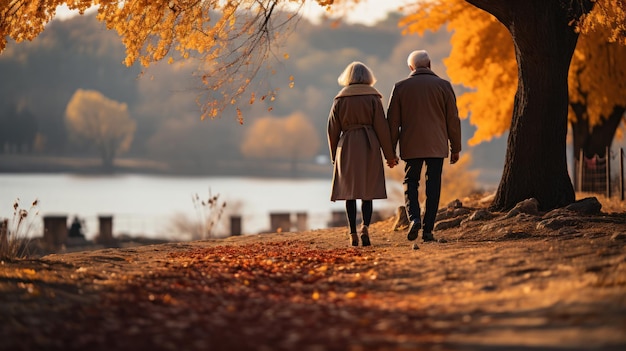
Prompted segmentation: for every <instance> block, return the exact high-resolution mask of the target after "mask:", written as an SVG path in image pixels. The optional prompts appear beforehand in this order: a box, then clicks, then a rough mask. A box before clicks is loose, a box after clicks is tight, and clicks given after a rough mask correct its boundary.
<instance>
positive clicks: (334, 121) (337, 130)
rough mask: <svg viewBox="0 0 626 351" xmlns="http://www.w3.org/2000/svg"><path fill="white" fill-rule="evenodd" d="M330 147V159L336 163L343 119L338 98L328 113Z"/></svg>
mask: <svg viewBox="0 0 626 351" xmlns="http://www.w3.org/2000/svg"><path fill="white" fill-rule="evenodd" d="M327 135H328V149H329V150H330V160H331V161H332V162H333V163H335V155H336V154H337V145H339V138H340V137H341V120H340V119H339V115H338V100H337V99H335V100H334V101H333V106H332V107H331V108H330V114H329V115H328V128H327Z"/></svg>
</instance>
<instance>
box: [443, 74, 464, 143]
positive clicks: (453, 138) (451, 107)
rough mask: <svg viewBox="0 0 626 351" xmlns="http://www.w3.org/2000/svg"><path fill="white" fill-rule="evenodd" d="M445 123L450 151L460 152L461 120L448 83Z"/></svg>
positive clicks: (452, 91) (454, 97)
mask: <svg viewBox="0 0 626 351" xmlns="http://www.w3.org/2000/svg"><path fill="white" fill-rule="evenodd" d="M446 125H447V129H448V139H449V140H450V152H452V153H456V152H461V120H460V119H459V110H458V108H457V106H456V96H455V95H454V90H453V89H452V86H451V85H449V84H448V99H447V101H446Z"/></svg>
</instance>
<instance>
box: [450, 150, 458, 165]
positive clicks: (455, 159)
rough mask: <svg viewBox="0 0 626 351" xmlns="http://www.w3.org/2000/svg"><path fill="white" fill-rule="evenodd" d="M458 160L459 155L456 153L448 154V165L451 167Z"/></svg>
mask: <svg viewBox="0 0 626 351" xmlns="http://www.w3.org/2000/svg"><path fill="white" fill-rule="evenodd" d="M458 160H459V153H458V152H453V153H451V154H450V164H451V165H453V164H455V163H457V161H458Z"/></svg>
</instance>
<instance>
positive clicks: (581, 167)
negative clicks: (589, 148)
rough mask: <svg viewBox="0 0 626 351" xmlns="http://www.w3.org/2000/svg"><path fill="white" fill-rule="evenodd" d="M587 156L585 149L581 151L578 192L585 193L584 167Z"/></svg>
mask: <svg viewBox="0 0 626 351" xmlns="http://www.w3.org/2000/svg"><path fill="white" fill-rule="evenodd" d="M583 157H585V155H584V154H583V149H582V148H581V149H580V156H578V179H577V180H578V191H579V192H581V191H583V165H584V163H585V160H584V159H583Z"/></svg>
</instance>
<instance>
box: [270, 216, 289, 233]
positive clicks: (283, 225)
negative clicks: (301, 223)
mask: <svg viewBox="0 0 626 351" xmlns="http://www.w3.org/2000/svg"><path fill="white" fill-rule="evenodd" d="M270 230H271V231H272V232H288V231H291V213H289V212H277V213H270Z"/></svg>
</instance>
